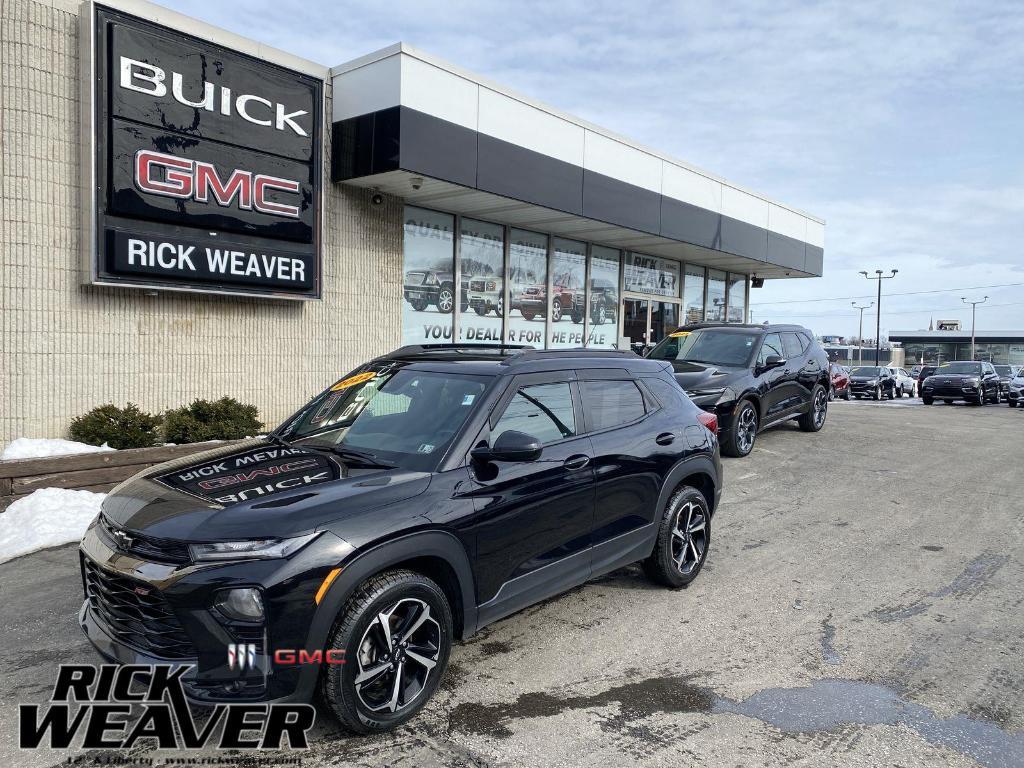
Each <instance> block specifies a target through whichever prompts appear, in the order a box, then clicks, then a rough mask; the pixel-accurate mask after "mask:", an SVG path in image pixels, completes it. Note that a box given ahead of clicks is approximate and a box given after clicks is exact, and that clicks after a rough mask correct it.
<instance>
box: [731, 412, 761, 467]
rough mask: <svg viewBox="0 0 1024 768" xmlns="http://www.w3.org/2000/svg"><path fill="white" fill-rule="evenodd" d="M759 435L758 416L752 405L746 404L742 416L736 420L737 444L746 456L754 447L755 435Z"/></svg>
mask: <svg viewBox="0 0 1024 768" xmlns="http://www.w3.org/2000/svg"><path fill="white" fill-rule="evenodd" d="M756 435H757V416H756V415H755V414H754V409H753V407H752V406H750V405H746V406H744V408H743V410H742V411H740V417H739V419H737V420H736V446H737V447H738V448H739V449H740V452H741V453H742V454H743V455H744V456H745V455H747V454H748V453H750V451H751V449H752V448H753V447H754V437H755V436H756Z"/></svg>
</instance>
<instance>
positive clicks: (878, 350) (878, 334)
mask: <svg viewBox="0 0 1024 768" xmlns="http://www.w3.org/2000/svg"><path fill="white" fill-rule="evenodd" d="M897 272H899V270H898V269H894V270H893V271H892V274H891V275H883V274H882V270H880V269H876V270H875V276H874V277H872V276H871V275H869V274H868V273H867V272H864V271H863V270H862V271H861V274H862V275H864V277H866V278H867V279H868V280H877V281H878V319H877V320H876V322H875V365H879V362H878V361H879V358H880V357H881V354H882V281H883V280H892V279H893V278H894V277H896V273H897Z"/></svg>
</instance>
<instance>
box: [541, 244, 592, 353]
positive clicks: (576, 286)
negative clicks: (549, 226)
mask: <svg viewBox="0 0 1024 768" xmlns="http://www.w3.org/2000/svg"><path fill="white" fill-rule="evenodd" d="M586 267H587V246H586V243H581V242H579V241H577V240H566V239H565V238H562V237H556V238H554V253H553V254H552V257H551V296H550V298H549V302H548V307H549V314H550V318H551V327H550V336H549V337H548V348H549V349H559V348H567V347H582V346H583V315H584V305H585V293H584V287H585V285H586V282H585V281H586Z"/></svg>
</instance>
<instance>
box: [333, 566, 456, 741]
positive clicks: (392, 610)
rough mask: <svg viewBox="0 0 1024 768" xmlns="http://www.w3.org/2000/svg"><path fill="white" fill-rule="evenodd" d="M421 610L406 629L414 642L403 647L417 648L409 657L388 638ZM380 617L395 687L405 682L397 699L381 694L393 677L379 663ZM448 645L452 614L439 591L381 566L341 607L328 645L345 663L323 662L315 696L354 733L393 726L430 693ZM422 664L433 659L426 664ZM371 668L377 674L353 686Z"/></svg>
mask: <svg viewBox="0 0 1024 768" xmlns="http://www.w3.org/2000/svg"><path fill="white" fill-rule="evenodd" d="M424 608H426V609H427V619H426V620H424V621H423V622H422V623H421V624H419V625H418V627H417V629H416V630H415V632H413V634H412V640H413V641H414V642H412V643H409V645H408V647H410V648H416V651H417V652H416V653H415V654H414V655H413V656H410V655H407V653H408V651H407V649H406V646H402V645H401V644H399V645H397V646H396V645H395V644H394V643H395V642H397V641H398V640H399V639H400V638H401V634H400V633H401V631H402V626H403V623H404V624H405V625H406V626H407V625H408V623H409V622H413V621H416V620H417V618H418V617H419V615H420V613H417V611H419V612H422V610H423V609H424ZM383 617H387V623H388V625H389V626H388V633H389V634H390V636H391V639H392V641H393V642H392V644H391V647H392V648H395V649H396V650H395V651H392V653H397V654H398V657H399V658H400V659H401V661H400V662H398V663H399V666H398V668H397V669H398V671H399V673H400V674H401V675H402V678H401V680H400V681H399V685H400V686H401V685H403V684H404V685H405V686H406V690H404V691H401V692H400V693H399V696H398V697H397V700H396V699H394V698H391V696H390V694H389V691H391V690H393V688H394V686H392V685H391V683H390V681H391V680H393V679H394V677H395V675H396V672H394V671H393V670H394V667H393V666H391V665H388V664H387V663H386V662H380V661H379V659H380V657H381V656H382V653H383V646H384V645H385V643H386V642H387V639H388V635H387V634H385V632H384V630H383V623H382V621H381V619H382V618H383ZM451 646H452V613H451V608H450V607H449V605H448V600H447V599H446V598H445V595H444V592H443V591H442V590H441V588H440V587H439V586H437V584H435V583H434V582H433V581H431V580H430V579H428V578H427V577H426V576H423V575H421V574H419V573H414V572H413V571H407V570H397V569H396V570H392V571H385V572H384V573H381V574H378V575H377V576H374V577H372V578H370V579H368V580H367V581H365V582H364V583H363V584H362V585H361V586H360V587H359V588H358V589H357V590H356V592H355V593H354V594H353V595H352V597H350V598H349V600H348V602H347V603H346V604H345V607H344V608H342V610H341V613H340V614H339V616H338V621H337V623H336V624H335V626H334V629H333V630H332V632H331V637H330V640H329V644H328V647H329V648H338V649H342V650H344V652H345V659H346V663H345V664H331V665H328V667H327V669H326V671H325V673H324V674H323V675H322V677H321V683H320V694H321V697H322V698H323V701H324V704H325V705H326V706H327V707H328V708H329V709H330V710H331V712H333V713H334V715H335V717H337V718H338V721H339V722H340V723H341V724H342V725H343V726H344V727H345V728H347V729H348V730H350V731H352V732H354V733H361V734H365V733H374V732H378V731H384V730H388V729H391V728H394V727H395V726H397V725H400V724H401V723H404V722H405V721H407V720H409V719H410V718H411V717H413V716H414V715H415V714H416V713H417V712H418V711H419V710H420V709H421V708H422V707H423V705H424V704H426V703H427V702H428V701H429V700H430V697H431V696H433V694H434V692H435V691H436V690H437V686H438V685H439V684H440V682H441V678H442V676H443V675H444V671H445V669H446V668H447V666H448V656H449V654H450V653H451ZM415 657H418V659H419V660H416V659H415ZM430 661H433V664H432V665H431V666H428V665H427V663H428V662H430ZM392 664H394V662H393V663H392ZM375 669H376V670H380V674H378V675H376V676H375V677H370V678H369V679H368V680H367V681H365V682H363V683H362V684H361V686H360V689H359V690H357V688H356V683H355V681H356V679H357V676H358V675H359V674H361V673H363V672H367V671H373V670H375ZM417 679H418V682H419V688H418V689H417V690H415V691H414V692H412V693H411V696H410V699H409V700H407V701H406V702H405V703H404V704H403V703H402V699H403V698H404V696H406V695H410V691H409V690H408V689H409V687H410V684H412V685H415V682H416V681H417ZM393 703H394V706H396V708H395V709H392V706H393Z"/></svg>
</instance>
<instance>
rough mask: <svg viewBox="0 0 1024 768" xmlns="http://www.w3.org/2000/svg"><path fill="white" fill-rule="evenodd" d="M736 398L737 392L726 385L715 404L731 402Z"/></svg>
mask: <svg viewBox="0 0 1024 768" xmlns="http://www.w3.org/2000/svg"><path fill="white" fill-rule="evenodd" d="M735 399H736V392H735V391H734V390H733V389H730V388H729V387H726V388H725V389H723V390H722V394H720V395H719V396H718V399H717V400H715V405H719V404H720V403H731V402H732V401H733V400H735Z"/></svg>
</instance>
